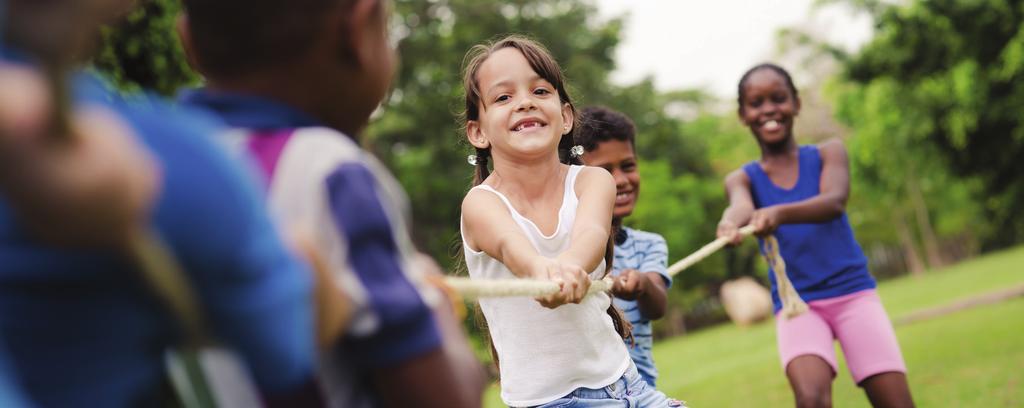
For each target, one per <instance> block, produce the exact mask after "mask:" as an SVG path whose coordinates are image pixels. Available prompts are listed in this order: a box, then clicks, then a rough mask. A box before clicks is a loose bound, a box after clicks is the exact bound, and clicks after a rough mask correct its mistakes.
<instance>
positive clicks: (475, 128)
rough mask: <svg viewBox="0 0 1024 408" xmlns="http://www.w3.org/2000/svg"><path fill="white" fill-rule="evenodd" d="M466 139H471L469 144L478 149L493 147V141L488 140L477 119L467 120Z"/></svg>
mask: <svg viewBox="0 0 1024 408" xmlns="http://www.w3.org/2000/svg"><path fill="white" fill-rule="evenodd" d="M466 139H468V140H469V144H471V145H473V147H475V148H477V149H486V148H488V147H491V142H490V141H488V140H487V136H486V135H484V131H483V129H481V128H480V122H479V121H476V120H467V121H466Z"/></svg>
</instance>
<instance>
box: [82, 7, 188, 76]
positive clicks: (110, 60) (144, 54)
mask: <svg viewBox="0 0 1024 408" xmlns="http://www.w3.org/2000/svg"><path fill="white" fill-rule="evenodd" d="M140 3H141V4H140V6H139V7H137V8H135V9H134V10H132V11H131V12H130V13H129V14H128V15H127V16H126V17H125V18H124V19H123V20H122V21H121V22H119V23H117V24H116V25H114V26H111V27H106V28H104V29H103V33H102V36H103V38H102V40H103V42H102V47H101V49H100V51H99V53H98V54H97V56H96V57H95V59H94V60H93V64H94V65H95V67H96V68H97V69H98V70H99V71H101V72H103V73H104V74H105V75H106V76H107V77H108V78H110V79H111V80H112V81H113V83H114V85H116V86H118V87H119V88H121V89H122V90H130V91H137V90H141V89H146V90H154V91H156V92H158V93H160V94H163V95H171V94H173V93H174V92H175V91H176V90H178V89H179V88H181V87H183V86H187V85H194V84H196V83H198V82H199V77H198V76H197V75H196V74H195V73H194V72H193V71H192V70H191V69H190V68H189V66H188V62H187V61H186V59H185V53H184V51H182V48H181V42H180V41H178V37H177V35H176V34H175V30H174V25H175V19H176V18H177V15H178V12H179V11H180V10H181V4H180V3H179V1H178V0H145V1H142V2H140Z"/></svg>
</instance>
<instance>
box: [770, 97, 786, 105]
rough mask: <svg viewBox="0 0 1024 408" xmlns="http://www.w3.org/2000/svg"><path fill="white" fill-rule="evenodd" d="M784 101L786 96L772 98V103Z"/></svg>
mask: <svg viewBox="0 0 1024 408" xmlns="http://www.w3.org/2000/svg"><path fill="white" fill-rule="evenodd" d="M785 101H786V95H775V96H773V97H772V102H775V103H783V102H785Z"/></svg>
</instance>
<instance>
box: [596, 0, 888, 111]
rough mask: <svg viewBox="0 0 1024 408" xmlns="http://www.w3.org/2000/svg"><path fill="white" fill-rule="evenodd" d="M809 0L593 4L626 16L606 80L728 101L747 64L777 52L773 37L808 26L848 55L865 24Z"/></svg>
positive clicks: (862, 37)
mask: <svg viewBox="0 0 1024 408" xmlns="http://www.w3.org/2000/svg"><path fill="white" fill-rule="evenodd" d="M813 2H814V0H690V1H684V0H597V5H598V10H599V13H600V15H601V16H602V17H604V18H611V17H613V16H617V15H622V14H623V13H627V15H628V16H627V18H626V22H625V24H626V25H625V29H624V32H623V38H622V42H621V43H620V44H619V48H618V51H617V55H616V63H617V65H618V68H617V69H616V71H615V72H614V73H613V74H612V81H614V82H616V83H619V84H626V83H633V82H636V81H638V80H640V79H641V78H643V77H644V76H646V75H653V76H654V80H655V84H656V85H657V87H658V88H659V89H661V90H670V89H680V88H694V87H702V88H705V89H707V90H708V91H710V92H711V93H712V94H714V95H717V96H719V97H723V98H732V97H734V96H733V95H734V94H735V93H736V82H737V81H738V80H739V78H740V76H741V75H742V74H743V72H744V71H745V70H746V69H747V68H750V67H751V66H753V65H755V64H757V63H759V62H763V61H768V60H772V59H773V58H772V57H773V56H775V55H776V32H777V31H778V29H780V28H783V27H794V26H799V27H810V28H811V29H812V30H813V32H818V33H824V35H825V37H826V39H827V40H828V41H829V42H830V43H832V44H838V45H842V46H843V47H844V48H846V49H847V50H850V51H852V50H855V49H856V48H857V47H858V46H860V45H861V44H863V43H864V42H866V41H867V40H868V39H869V37H870V35H871V19H870V18H869V17H868V16H866V15H863V14H860V13H854V12H852V11H851V10H850V9H848V8H846V7H845V6H838V5H833V6H828V7H824V8H820V9H817V10H812V7H811V6H812V3H813Z"/></svg>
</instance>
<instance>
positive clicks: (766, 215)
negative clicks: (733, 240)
mask: <svg viewBox="0 0 1024 408" xmlns="http://www.w3.org/2000/svg"><path fill="white" fill-rule="evenodd" d="M779 218H780V217H779V208H778V207H774V206H772V207H765V208H761V209H759V210H756V211H754V213H753V214H751V216H750V225H752V226H753V227H754V234H755V235H757V236H759V237H765V236H768V235H771V234H773V233H775V230H777V229H779V224H781V221H780V220H779Z"/></svg>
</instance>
